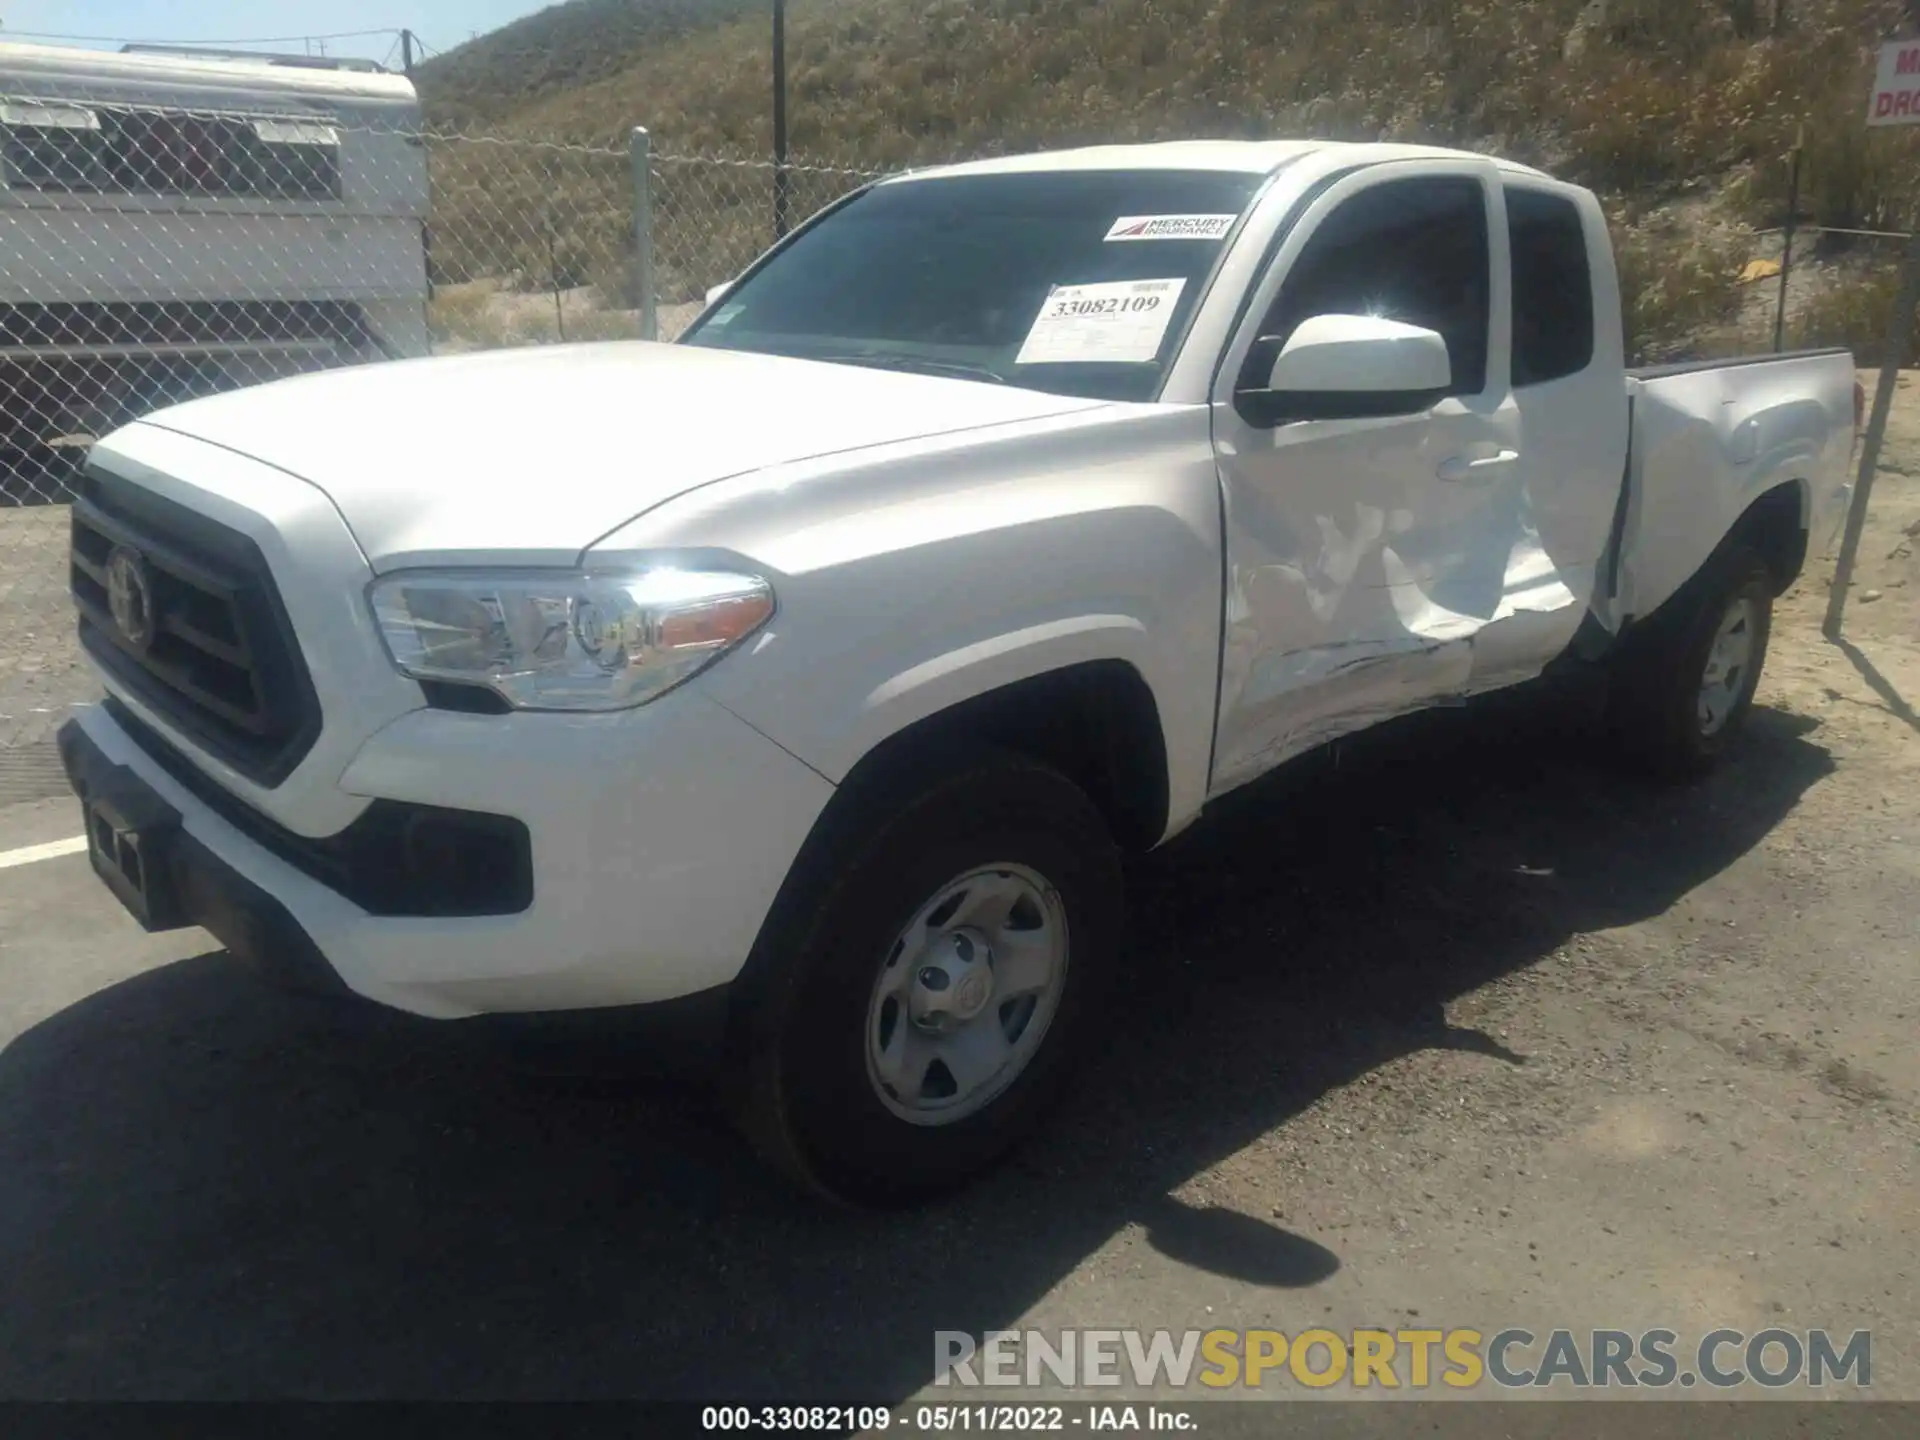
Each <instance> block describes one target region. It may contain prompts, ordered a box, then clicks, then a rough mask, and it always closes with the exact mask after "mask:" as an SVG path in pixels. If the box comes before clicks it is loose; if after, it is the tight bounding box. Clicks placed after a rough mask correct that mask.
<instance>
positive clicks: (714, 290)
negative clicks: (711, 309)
mask: <svg viewBox="0 0 1920 1440" xmlns="http://www.w3.org/2000/svg"><path fill="white" fill-rule="evenodd" d="M731 289H733V281H731V280H722V281H721V282H720V283H719V284H718V285H713V286H710V287H708V290H707V304H708V305H709V306H713V305H718V304H719V303H720V302H721V301H722V300H724V299H726V298H727V292H728V291H729V290H731Z"/></svg>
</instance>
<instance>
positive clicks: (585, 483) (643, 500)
mask: <svg viewBox="0 0 1920 1440" xmlns="http://www.w3.org/2000/svg"><path fill="white" fill-rule="evenodd" d="M1100 403H1101V402H1098V401H1090V400H1077V399H1071V398H1065V397H1062V396H1058V395H1046V394H1042V393H1040V392H1038V391H1033V390H1020V389H1015V388H1013V387H1011V386H997V385H991V384H984V383H980V382H977V381H969V380H950V379H945V378H940V377H931V376H921V375H909V374H901V373H898V372H893V371H880V370H873V369H867V368H861V367H857V366H851V365H829V364H823V363H819V362H815V361H809V360H791V359H785V358H782V357H778V356H769V355H749V354H744V353H740V352H735V351H725V350H708V349H701V348H696V347H693V346H680V345H660V344H650V343H647V342H644V341H622V342H615V343H610V344H598V345H566V346H550V347H542V348H532V349H524V350H505V351H491V352H488V353H486V354H482V355H467V356H458V357H451V358H446V359H434V360H406V361H399V362H395V363H390V364H380V365H369V366H360V367H355V368H352V369H344V370H334V371H329V372H326V373H324V374H319V375H308V376H302V377H300V378H297V379H293V380H283V381H278V382H275V383H273V384H269V385H262V386H258V387H255V388H253V389H249V390H241V391H235V392H231V393H229V394H224V395H218V396H214V397H212V398H209V399H206V400H195V401H192V402H190V403H188V404H185V405H181V406H177V407H175V408H173V409H170V410H164V411H161V412H159V413H158V414H156V415H153V416H150V417H149V418H147V419H146V420H144V421H141V422H140V423H141V424H145V425H153V426H157V427H159V428H161V429H165V430H171V431H175V432H178V433H180V434H184V435H189V436H192V437H194V438H196V439H199V440H204V441H207V442H209V443H211V444H215V445H219V446H222V447H224V448H226V449H229V450H234V451H237V452H239V453H241V454H243V455H247V456H250V457H252V458H254V459H256V460H260V461H264V462H265V463H266V464H268V465H271V466H273V467H274V468H276V469H279V470H283V471H286V472H287V473H288V474H291V475H295V476H297V477H299V478H300V479H302V480H305V481H307V482H308V483H309V484H312V485H314V486H316V487H318V488H319V489H320V490H322V491H324V492H325V493H326V495H327V496H328V498H329V499H331V500H332V502H333V503H334V505H335V506H336V507H338V509H339V511H340V514H341V516H342V518H344V519H345V521H346V523H347V525H348V527H349V528H350V529H351V530H352V531H353V534H354V537H355V539H356V540H358V541H359V544H360V547H361V549H362V550H364V551H365V552H366V555H367V558H368V560H369V561H370V562H371V564H372V565H373V568H374V569H375V570H376V571H385V570H394V569H400V568H403V567H407V566H417V565H433V564H447V563H459V564H518V565H565V564H571V563H573V562H574V560H575V559H576V557H578V556H579V554H580V553H581V552H582V551H583V550H585V549H587V548H588V547H589V546H591V545H592V544H593V543H594V542H595V541H596V540H598V539H600V538H601V537H602V536H604V535H606V534H607V533H608V532H610V531H612V530H614V529H617V528H618V527H619V526H621V525H623V524H625V523H626V522H627V521H629V520H631V519H633V518H634V517H635V516H637V515H640V514H641V513H643V512H645V511H647V510H649V509H651V508H653V507H654V506H656V505H659V504H661V503H663V502H665V501H667V500H671V499H673V498H674V497H675V496H677V495H682V494H684V493H686V492H687V491H689V490H692V489H694V488H696V487H698V486H701V485H706V484H710V483H712V482H713V481H716V480H722V479H726V478H727V477H729V476H734V475H741V474H745V473H748V472H751V471H754V470H760V469H764V468H766V467H768V466H773V465H780V464H786V463H789V462H793V461H800V460H810V459H815V458H818V457H820V456H823V455H830V454H835V453H838V452H841V451H849V450H857V449H862V448H865V447H867V446H873V445H884V444H888V443H890V442H894V441H900V440H910V439H914V438H918V437H923V436H930V435H938V434H946V433H952V432H955V431H961V430H970V429H976V428H979V427H982V426H989V425H1003V424H1010V423H1016V422H1020V421H1026V420H1038V419H1042V418H1045V417H1047V416H1052V415H1060V414H1064V413H1067V412H1070V411H1074V410H1084V409H1089V408H1094V407H1096V406H1097V405H1099V404H1100Z"/></svg>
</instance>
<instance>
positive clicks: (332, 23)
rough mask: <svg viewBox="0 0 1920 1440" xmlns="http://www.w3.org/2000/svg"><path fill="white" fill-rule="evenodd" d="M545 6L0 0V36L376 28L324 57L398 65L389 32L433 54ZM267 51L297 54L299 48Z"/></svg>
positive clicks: (518, 0) (429, 1) (168, 35)
mask: <svg viewBox="0 0 1920 1440" xmlns="http://www.w3.org/2000/svg"><path fill="white" fill-rule="evenodd" d="M544 8H545V3H544V0H268V3H266V4H262V3H260V0H0V39H15V40H23V41H25V40H31V39H35V38H37V37H35V36H31V35H29V34H27V33H26V32H28V31H58V32H60V33H61V34H65V35H90V36H91V35H97V36H105V37H109V38H111V39H113V40H184V41H195V42H200V43H213V42H217V41H227V40H247V39H254V38H266V37H278V36H295V35H335V34H339V33H340V32H343V31H354V30H378V31H384V32H386V33H384V34H377V35H362V36H356V37H354V38H352V39H340V40H329V41H327V42H326V48H327V53H328V54H330V55H364V56H366V57H368V58H369V59H373V60H385V59H387V58H388V56H389V54H390V53H392V54H393V56H394V59H393V63H394V64H396V65H397V64H398V63H399V60H398V52H397V51H396V50H395V48H394V42H395V32H397V31H398V30H399V29H400V28H401V27H402V26H406V27H407V28H409V29H411V30H412V31H413V32H414V33H415V34H416V35H418V36H420V37H421V39H423V40H425V41H426V43H427V44H428V45H430V46H432V47H434V48H435V49H438V50H449V49H451V48H452V47H453V46H455V45H458V44H459V43H461V42H462V41H463V40H466V39H468V38H469V37H470V36H471V35H472V34H473V33H474V32H475V31H482V32H484V31H487V30H492V29H495V28H496V27H498V26H500V25H504V24H505V23H506V22H507V21H509V20H512V19H514V18H515V17H517V16H520V15H528V14H531V13H532V12H533V11H535V10H540V9H544ZM48 43H55V42H48ZM266 48H269V49H279V50H288V49H291V50H293V51H294V52H295V53H299V52H300V51H301V50H302V49H303V48H304V47H302V46H301V45H299V44H298V43H295V44H293V45H286V44H281V45H274V46H269V47H266Z"/></svg>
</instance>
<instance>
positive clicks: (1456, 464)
mask: <svg viewBox="0 0 1920 1440" xmlns="http://www.w3.org/2000/svg"><path fill="white" fill-rule="evenodd" d="M1519 458H1520V452H1519V451H1518V450H1502V451H1500V452H1499V453H1498V454H1496V455H1488V456H1486V457H1485V458H1483V459H1480V460H1469V459H1467V457H1466V456H1464V455H1455V456H1453V457H1452V458H1451V459H1447V460H1442V461H1441V462H1440V468H1439V469H1438V470H1437V471H1436V472H1435V473H1436V474H1438V475H1439V477H1440V478H1441V479H1442V480H1445V481H1448V482H1449V483H1451V484H1465V483H1469V482H1472V481H1476V480H1491V479H1492V478H1493V477H1494V476H1495V475H1497V474H1499V473H1500V472H1501V471H1502V470H1504V469H1506V468H1507V466H1509V465H1511V464H1513V462H1514V461H1516V460H1518V459H1519Z"/></svg>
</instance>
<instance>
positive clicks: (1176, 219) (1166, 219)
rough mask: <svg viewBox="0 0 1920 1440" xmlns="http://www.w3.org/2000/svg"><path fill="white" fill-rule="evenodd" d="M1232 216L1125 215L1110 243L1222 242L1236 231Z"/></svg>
mask: <svg viewBox="0 0 1920 1440" xmlns="http://www.w3.org/2000/svg"><path fill="white" fill-rule="evenodd" d="M1236 218H1238V217H1236V216H1233V215H1122V216H1121V217H1120V218H1119V219H1118V220H1116V221H1114V222H1113V228H1112V229H1110V230H1109V231H1107V239H1109V240H1219V239H1223V238H1224V237H1225V236H1226V233H1227V232H1228V231H1229V230H1231V229H1232V228H1233V222H1234V220H1235V219H1236Z"/></svg>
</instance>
